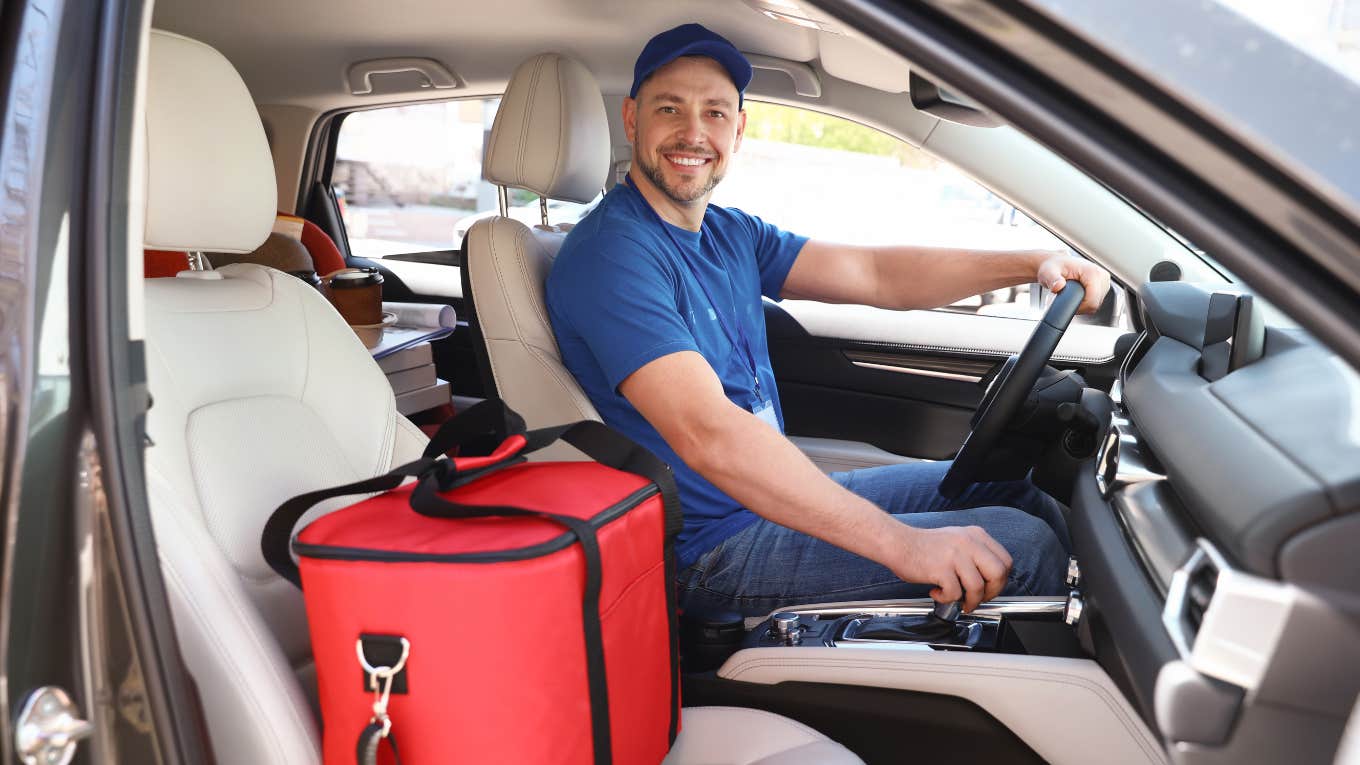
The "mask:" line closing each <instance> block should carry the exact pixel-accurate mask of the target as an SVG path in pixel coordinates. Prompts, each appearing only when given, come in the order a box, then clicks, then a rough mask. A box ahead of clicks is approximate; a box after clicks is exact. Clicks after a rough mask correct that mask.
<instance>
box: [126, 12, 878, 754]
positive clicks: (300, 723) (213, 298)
mask: <svg viewBox="0 0 1360 765" xmlns="http://www.w3.org/2000/svg"><path fill="white" fill-rule="evenodd" d="M149 74H150V76H149V89H148V93H147V135H148V139H149V140H148V146H147V151H148V155H149V156H148V167H149V168H151V173H150V174H149V175H150V177H149V188H148V190H147V192H148V193H147V199H148V203H147V204H148V210H147V228H146V239H147V244H148V246H149V247H150V246H156V247H167V246H173V247H175V248H177V249H182V250H197V251H219V252H250V251H252V250H254V249H255V248H256V247H257V246H259V244H260V242H262V241H264V239H265V237H266V236H267V235H268V233H269V230H270V227H271V222H272V221H273V218H274V194H275V191H274V189H275V183H274V177H273V171H272V166H271V165H270V162H269V150H268V147H267V145H266V144H265V141H264V134H263V130H262V128H261V125H260V122H259V119H258V117H257V116H256V112H255V107H254V104H253V103H251V100H250V96H249V93H248V92H246V89H245V86H244V84H243V83H242V82H241V80H240V77H239V75H237V74H236V72H235V70H234V69H232V67H231V65H230V64H229V63H227V61H226V59H224V58H223V57H222V56H221V55H220V54H218V53H217V52H216V51H214V50H213V49H211V48H209V47H208V46H206V45H203V44H202V43H198V42H195V41H192V40H188V39H186V38H183V37H179V36H177V35H172V34H168V33H164V32H159V31H158V32H153V34H152V39H151V46H150V72H149ZM224 125H229V126H232V130H230V131H227V132H223V130H222V126H224ZM242 168H246V170H245V171H242ZM224 175H229V176H230V178H229V180H228V181H227V182H224V183H208V182H205V179H217V178H221V177H224ZM261 200H263V202H261ZM203 210H213V211H230V212H226V213H223V212H214V213H212V214H205V213H204V212H203ZM146 302H147V375H148V384H149V386H150V390H151V394H152V396H153V397H154V405H153V406H152V408H151V410H150V412H149V413H148V417H147V434H148V436H149V437H150V439H151V441H152V442H153V443H152V445H150V446H149V447H148V448H147V452H146V461H147V468H146V471H147V476H146V477H147V487H148V492H149V495H150V500H151V514H152V523H153V526H154V529H155V534H156V541H157V548H158V551H159V555H160V562H161V568H162V571H163V572H164V574H165V579H166V584H167V589H168V592H169V598H170V606H171V611H172V613H173V616H174V620H175V631H176V634H177V636H178V638H179V644H180V648H181V652H182V654H183V656H184V659H185V662H186V664H187V665H188V669H189V672H190V674H191V675H192V677H193V679H194V681H195V684H196V686H197V690H198V694H199V697H200V698H201V699H202V702H203V706H204V711H205V713H206V716H207V724H208V732H209V734H210V735H211V737H212V744H213V752H214V755H215V759H216V761H217V762H218V763H219V765H238V764H239V765H247V764H249V765H257V764H258V763H270V765H317V763H319V762H320V760H321V757H320V747H319V738H318V725H317V721H316V718H315V715H314V712H313V710H312V709H311V707H310V704H309V702H308V694H307V693H306V691H305V690H304V688H305V686H306V685H307V683H308V677H309V675H310V673H311V668H310V648H309V646H308V639H307V628H306V622H305V616H304V613H303V608H302V599H301V597H300V595H299V594H298V592H297V591H296V590H295V589H294V588H293V587H292V585H290V584H288V583H287V582H285V581H283V580H282V579H280V578H279V577H278V576H276V575H275V574H274V573H273V571H271V570H270V569H269V568H268V566H267V565H266V564H265V562H264V560H263V558H262V556H261V554H260V546H259V538H260V532H261V530H262V529H263V526H264V522H265V519H266V518H267V517H268V515H269V513H270V512H271V511H272V510H273V509H274V508H275V507H276V506H277V505H278V504H279V503H280V502H282V501H283V500H285V499H287V498H289V497H291V496H294V495H296V494H299V493H301V492H304V491H308V490H311V489H316V488H320V487H324V486H330V485H335V484H339V483H346V482H350V481H353V480H356V479H359V478H362V477H367V476H371V475H375V474H378V473H381V472H384V471H385V470H387V468H389V467H390V466H391V465H393V464H394V463H400V462H405V461H408V460H410V459H414V458H416V457H417V456H419V453H420V450H421V449H422V448H423V447H424V444H425V440H426V439H425V437H424V435H423V434H421V433H420V432H419V431H418V430H417V429H415V428H414V427H413V426H412V425H411V424H410V423H409V422H407V421H406V420H405V419H404V418H402V417H401V416H400V415H398V414H397V412H396V408H395V405H394V401H393V396H392V390H391V388H390V387H389V386H388V384H387V381H386V378H385V377H384V376H383V374H382V372H381V371H380V370H379V369H378V367H377V365H376V364H374V363H373V360H372V359H371V358H370V357H369V354H368V352H367V351H366V350H365V349H364V347H363V346H362V344H360V342H359V340H358V339H357V338H356V337H355V336H354V334H353V333H352V332H351V331H350V329H349V327H347V326H346V325H345V323H344V321H343V320H342V319H341V318H340V317H339V315H338V314H336V313H335V311H334V310H333V309H332V308H331V307H330V305H329V304H328V303H326V301H325V300H324V299H323V298H322V297H321V296H320V295H319V294H318V293H317V292H316V291H315V290H313V289H312V288H311V287H309V286H307V285H306V284H304V283H303V282H301V281H299V280H297V279H295V278H293V277H291V276H288V275H286V274H283V273H281V272H279V271H275V270H272V269H269V268H265V267H263V266H259V265H253V264H237V265H231V266H227V267H224V268H222V269H220V270H218V271H215V272H210V273H208V274H207V275H206V276H205V275H203V274H199V275H197V276H180V277H176V278H173V279H154V280H150V282H149V283H148V284H147V285H146ZM344 501H345V500H344V499H340V500H335V501H333V502H332V503H328V504H325V505H322V506H321V507H318V508H317V509H316V510H314V511H313V513H312V514H311V517H315V515H317V514H319V513H322V512H325V511H326V510H328V509H330V508H333V507H335V506H336V505H338V504H341V503H343V502H344ZM304 520H305V519H304ZM583 693H584V689H583ZM177 711H178V712H180V713H186V714H187V713H188V710H177ZM724 718H725V715H715V714H713V713H711V712H708V711H704V710H700V711H696V712H693V713H692V714H691V716H690V717H688V718H686V720H685V724H684V733H683V734H682V736H681V739H680V741H679V742H678V744H677V747H678V750H677V753H676V754H675V755H673V756H672V758H671V759H670V760H668V762H671V763H676V764H677V765H683V764H684V763H691V762H694V763H698V762H703V763H707V764H709V765H717V764H718V763H726V762H731V763H734V765H738V764H740V765H744V764H745V763H750V762H755V761H759V762H763V763H778V762H788V763H801V762H805V760H803V759H796V757H801V756H802V754H799V753H803V752H806V751H807V746H808V742H809V741H810V740H814V739H818V738H819V737H817V736H816V734H813V733H810V732H809V731H807V730H806V729H805V728H802V726H796V725H794V724H792V723H789V722H788V721H784V720H783V718H778V717H776V716H773V715H771V716H769V718H762V722H761V724H760V727H759V737H760V738H761V740H762V741H764V742H765V743H764V744H763V745H762V747H761V748H760V749H759V750H758V751H759V752H765V753H767V754H764V755H761V756H762V757H766V759H761V760H752V759H750V752H751V751H754V750H751V749H749V748H748V747H747V746H746V744H745V743H738V742H733V744H732V746H733V749H732V753H731V755H730V756H729V755H728V754H724V753H723V751H724V750H725V749H726V748H727V746H728V745H727V744H726V743H725V741H726V740H727V738H728V737H727V735H726V733H727V729H728V728H730V727H731V725H732V723H731V722H724ZM710 729H713V733H710V732H709V731H710ZM820 740H823V741H824V740H825V739H820ZM701 744H702V745H701ZM687 751H694V752H696V753H698V754H696V755H695V756H699V757H702V758H703V759H700V760H696V759H693V758H691V757H689V756H688V755H685V754H684V753H685V752H687ZM781 753H788V754H789V755H790V757H795V759H788V760H780V759H768V758H769V757H775V758H778V757H780V756H782V755H781ZM821 762H831V763H835V762H857V760H855V759H853V758H848V759H847V758H841V759H836V758H829V759H822V760H821Z"/></svg>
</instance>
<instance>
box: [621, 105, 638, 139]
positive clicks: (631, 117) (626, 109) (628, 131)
mask: <svg viewBox="0 0 1360 765" xmlns="http://www.w3.org/2000/svg"><path fill="white" fill-rule="evenodd" d="M623 135H624V136H625V137H626V138H627V139H628V143H636V142H637V99H636V98H629V97H627V96H625V97H624V99H623Z"/></svg>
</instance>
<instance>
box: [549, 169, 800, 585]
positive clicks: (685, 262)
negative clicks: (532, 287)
mask: <svg viewBox="0 0 1360 765" xmlns="http://www.w3.org/2000/svg"><path fill="white" fill-rule="evenodd" d="M663 226H665V227H666V229H669V230H670V233H671V234H673V235H674V241H672V237H670V236H667V234H666V229H663V228H662V227H663ZM805 242H807V239H806V238H805V237H800V236H795V235H793V234H790V233H788V232H785V231H781V230H779V229H778V228H776V227H774V226H772V225H770V224H768V223H765V222H764V221H762V220H760V219H759V218H756V217H754V216H751V215H747V214H746V213H744V212H741V211H740V210H735V209H731V208H724V207H716V206H710V207H709V208H708V210H707V212H706V213H705V214H704V222H703V226H702V229H701V230H700V231H698V232H694V231H687V230H685V229H683V228H679V227H676V226H672V225H670V224H669V223H665V222H663V221H662V220H661V219H660V218H658V217H657V216H656V215H655V213H653V212H652V210H651V209H650V207H649V206H648V204H647V201H646V200H645V199H643V197H642V195H641V194H640V193H638V192H637V191H636V190H635V189H633V188H630V187H629V186H627V185H626V184H619V185H617V186H615V187H614V189H612V190H611V191H610V192H609V193H608V194H606V195H605V197H604V199H603V200H602V201H601V202H600V204H599V206H598V207H597V208H596V209H595V210H594V211H592V212H591V213H590V215H587V216H586V217H585V218H584V219H583V220H582V221H581V222H580V223H578V224H577V225H576V227H575V228H574V229H572V231H571V233H570V234H568V235H567V238H566V241H565V242H563V244H562V249H561V251H560V252H559V253H558V255H557V261H556V262H555V263H554V264H553V268H552V272H551V273H550V274H549V276H548V284H547V302H548V315H549V318H550V319H551V321H552V325H553V331H554V333H555V334H556V335H557V345H558V348H559V349H560V350H561V353H562V361H563V363H564V364H566V367H567V369H568V370H570V371H571V373H572V375H574V376H575V377H576V381H577V382H579V383H580V384H581V387H582V388H583V389H584V390H585V392H586V395H587V396H588V397H589V398H590V401H591V403H593V404H594V405H595V408H596V409H597V410H599V413H600V416H601V417H603V418H604V421H605V422H606V423H607V424H608V425H610V426H611V427H613V428H614V429H616V430H618V431H619V432H621V433H623V434H625V435H627V436H628V437H629V438H631V439H633V440H634V441H636V442H638V443H639V444H642V445H643V446H645V447H647V448H648V449H650V450H651V451H652V453H654V454H656V455H657V456H658V457H660V458H661V459H663V460H665V461H666V462H667V463H669V464H670V466H671V468H672V469H673V470H674V471H675V478H676V483H677V484H678V485H679V489H680V501H681V504H682V505H683V507H684V511H685V526H684V530H683V531H681V532H680V537H679V540H678V545H677V548H676V557H677V562H678V564H679V566H680V568H681V569H684V568H685V567H687V566H689V565H690V564H692V563H694V561H696V560H697V559H698V558H699V556H700V555H702V554H703V553H705V552H707V551H708V550H710V549H712V548H713V547H715V546H716V545H717V544H718V543H719V542H721V541H722V540H724V539H726V538H727V537H729V536H731V535H733V534H735V533H737V532H738V531H740V530H742V529H743V528H745V527H746V526H747V525H749V524H750V523H752V522H753V521H755V519H756V516H755V515H754V514H752V513H751V512H750V511H749V510H746V509H744V508H742V507H741V506H739V505H738V504H737V502H736V501H735V500H733V499H732V498H731V497H729V496H727V495H726V494H724V493H723V492H722V491H721V490H719V489H718V487H716V486H714V485H713V484H711V483H709V482H708V481H706V480H704V479H703V478H702V477H701V476H700V475H699V474H698V473H696V472H694V471H693V470H691V469H690V468H689V467H688V466H687V465H685V463H684V462H683V461H682V460H681V459H680V457H679V456H678V455H677V454H676V453H675V451H674V450H672V449H671V447H670V446H669V445H667V444H666V441H665V439H663V438H662V437H661V434H660V433H658V432H657V431H656V429H655V428H653V427H652V426H651V424H650V423H648V422H647V420H646V419H645V418H644V417H643V416H642V414H641V413H639V412H638V411H637V410H636V409H634V408H633V405H632V404H630V403H628V399H626V398H624V397H623V395H622V394H620V393H619V392H618V387H619V383H621V382H623V381H624V379H625V378H627V377H628V376H629V375H631V374H632V373H633V372H636V371H637V370H638V369H640V368H642V367H643V366H645V365H646V364H647V363H648V362H650V361H653V360H654V359H657V358H660V357H662V356H665V355H668V354H671V353H675V352H677V351H697V352H698V353H700V354H701V355H702V356H703V357H704V358H705V359H707V360H708V363H709V364H710V365H711V366H712V367H713V370H714V371H715V372H716V373H717V375H718V378H719V379H720V380H721V381H722V386H723V392H724V393H726V394H727V397H728V398H729V399H731V400H732V402H733V403H735V404H736V405H737V406H740V407H742V408H743V409H746V410H747V411H752V408H753V405H757V404H759V401H757V399H756V394H755V380H754V378H753V377H752V375H751V364H750V361H748V356H747V354H746V352H745V350H744V349H743V348H742V347H741V340H740V334H738V329H737V322H740V323H741V331H744V332H745V335H746V339H747V341H748V342H749V344H750V347H751V354H752V355H753V356H754V357H755V362H756V368H757V374H758V375H759V377H760V393H761V395H762V397H763V398H764V399H766V400H768V401H770V402H771V403H772V404H773V405H774V411H775V415H776V417H777V418H778V421H779V424H780V428H781V429H782V428H783V424H784V415H783V411H782V410H781V409H780V408H779V393H778V391H777V390H776V388H775V381H774V371H773V369H772V368H771V367H770V352H769V348H768V345H767V343H766V339H765V314H764V309H763V307H762V305H761V300H760V296H761V295H765V296H768V297H770V298H773V299H776V300H777V299H778V298H779V292H780V291H781V290H782V289H783V286H784V278H785V277H786V276H788V273H789V269H790V268H792V267H793V261H794V260H795V259H796V258H797V256H798V252H799V250H801V249H802V248H803V244H804V243H805ZM677 244H679V246H681V247H685V248H688V253H687V254H686V255H682V254H681V252H680V251H679V249H678V248H677V246H676V245H677ZM700 280H703V285H704V286H703V287H701V286H700V283H699V282H700ZM704 287H706V288H707V295H708V296H712V299H713V302H710V301H709V297H708V296H706V295H705V290H704ZM715 303H716V305H715ZM719 312H721V313H722V315H723V319H722V320H720V319H719V317H718V313H719ZM723 321H725V322H726V324H727V327H728V328H729V330H730V332H731V339H729V334H728V332H726V331H724V329H723ZM733 339H735V340H736V343H735V344H734V343H733ZM682 393H683V392H682Z"/></svg>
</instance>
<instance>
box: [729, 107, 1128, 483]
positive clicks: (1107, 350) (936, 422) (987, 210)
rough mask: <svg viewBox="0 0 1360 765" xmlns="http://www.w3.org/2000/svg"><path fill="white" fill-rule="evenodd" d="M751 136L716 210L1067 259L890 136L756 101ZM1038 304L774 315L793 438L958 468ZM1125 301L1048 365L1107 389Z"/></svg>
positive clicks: (970, 185) (859, 237)
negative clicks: (960, 453) (959, 455)
mask: <svg viewBox="0 0 1360 765" xmlns="http://www.w3.org/2000/svg"><path fill="white" fill-rule="evenodd" d="M746 124H747V130H746V137H745V139H744V143H743V145H742V148H741V151H740V152H739V155H738V165H737V167H736V168H734V170H733V171H732V172H731V173H730V174H729V176H728V177H727V178H726V179H725V180H724V182H723V184H721V185H719V187H718V189H717V191H716V192H715V195H714V199H713V203H714V204H721V205H727V206H735V207H740V208H742V209H744V210H747V211H748V212H751V213H754V214H756V215H759V216H761V217H762V218H764V219H765V220H767V221H770V222H772V223H775V224H777V225H779V226H781V227H783V228H786V229H789V230H791V231H795V232H797V233H800V234H805V235H808V236H811V237H813V238H817V239H825V240H829V241H838V242H845V243H850V244H861V245H893V244H914V245H923V246H932V247H952V248H964V249H1043V250H1051V251H1053V252H1055V253H1059V252H1065V251H1067V250H1068V248H1067V246H1066V245H1065V244H1064V243H1063V242H1062V241H1061V240H1059V239H1058V238H1056V237H1055V236H1053V235H1052V234H1050V233H1049V232H1048V231H1046V230H1044V229H1043V228H1041V227H1040V226H1038V225H1037V224H1035V223H1034V222H1033V221H1031V220H1030V219H1029V218H1028V217H1026V216H1025V214H1024V213H1022V212H1020V211H1018V210H1017V209H1016V208H1015V207H1013V206H1012V205H1011V204H1009V203H1008V202H1007V201H1005V200H1004V199H1002V198H1000V197H999V196H997V195H996V194H993V193H992V192H990V191H988V190H987V189H986V188H984V187H982V186H981V185H979V184H978V183H976V182H975V181H973V180H972V179H971V178H969V177H968V176H967V175H965V174H964V173H963V172H961V171H959V170H958V169H956V168H955V167H953V166H952V165H950V164H948V163H946V162H943V161H941V160H939V159H937V158H935V157H934V156H932V155H931V154H929V153H927V152H925V151H922V150H921V149H918V148H916V147H913V146H911V145H910V144H908V143H907V142H905V141H901V140H899V139H897V138H894V137H892V136H889V135H888V134H886V133H882V132H879V131H877V130H874V129H873V128H870V127H867V126H864V125H861V124H858V123H855V122H852V121H850V120H848V119H843V118H840V117H835V116H831V115H827V114H821V113H818V112H814V111H811V110H808V109H802V108H794V107H787V106H777V105H773V104H764V103H759V102H750V103H748V104H747V123H746ZM814 178H815V179H816V181H815V182H813V181H812V180H811V179H814ZM922 278H929V275H928V274H923V275H922ZM1044 299H1045V298H1044V295H1043V294H1042V293H1041V291H1040V290H1038V289H1031V285H1021V286H1019V287H1016V288H1008V289H1004V290H998V291H995V292H992V293H988V294H985V295H979V296H974V297H970V298H966V299H964V300H961V301H959V302H957V303H955V304H954V305H951V306H946V307H944V308H942V309H940V310H935V311H888V310H882V309H877V308H872V307H868V306H851V305H830V304H826V303H817V302H812V301H804V300H785V301H782V302H779V303H775V302H772V301H767V302H766V304H765V319H766V329H767V332H768V336H769V345H770V356H771V360H772V362H773V364H774V368H775V374H776V377H777V378H778V380H779V390H780V397H781V401H782V405H783V410H784V418H785V424H786V430H787V431H788V432H789V434H790V435H793V436H805V437H820V438H834V439H845V440H850V441H857V442H863V443H867V444H871V445H873V446H875V447H878V448H880V449H883V450H886V451H888V452H892V453H895V454H897V455H902V456H909V457H918V458H928V459H947V458H949V457H950V456H952V455H953V453H954V452H955V451H956V450H957V449H958V447H959V444H960V443H961V442H962V441H963V439H964V437H965V436H966V435H967V434H968V430H969V418H970V417H971V416H972V413H973V411H974V410H975V409H976V407H977V405H978V403H979V401H980V400H981V397H982V393H983V391H984V389H985V386H986V383H987V382H989V381H990V380H991V378H992V376H993V375H994V373H995V372H996V371H997V369H998V368H999V366H1000V365H1001V363H1002V362H1004V361H1005V359H1006V358H1007V357H1008V356H1009V355H1010V354H1012V353H1017V352H1019V350H1020V348H1021V346H1022V345H1023V344H1024V342H1025V340H1026V339H1027V338H1028V336H1029V334H1030V332H1031V331H1032V329H1033V326H1034V322H1035V321H1036V320H1037V319H1038V316H1039V315H1040V313H1041V311H1042V307H1043V303H1044ZM1125 302H1126V301H1125V299H1124V297H1123V295H1122V293H1121V291H1120V290H1118V289H1116V290H1115V291H1113V292H1112V293H1111V296H1110V297H1109V298H1108V299H1107V301H1106V304H1105V305H1104V306H1102V309H1101V311H1099V312H1098V313H1097V314H1096V315H1094V316H1091V317H1083V320H1082V321H1080V322H1079V323H1078V324H1077V325H1076V326H1074V327H1073V328H1072V330H1071V331H1070V332H1069V333H1068V338H1067V339H1066V340H1065V341H1064V343H1063V345H1062V346H1060V348H1059V351H1058V353H1057V355H1056V356H1055V358H1054V364H1055V365H1056V366H1059V367H1062V368H1070V369H1077V370H1079V371H1081V372H1082V373H1083V374H1085V375H1086V376H1087V378H1088V381H1090V382H1091V383H1092V384H1095V385H1100V386H1102V387H1106V388H1108V386H1109V383H1110V381H1111V380H1113V374H1114V371H1115V368H1116V366H1117V361H1116V354H1115V344H1116V342H1117V341H1118V339H1119V338H1120V337H1121V336H1123V335H1124V334H1125V333H1126V329H1125V327H1126V326H1127V324H1128V322H1127V317H1126V316H1125V315H1124V308H1125Z"/></svg>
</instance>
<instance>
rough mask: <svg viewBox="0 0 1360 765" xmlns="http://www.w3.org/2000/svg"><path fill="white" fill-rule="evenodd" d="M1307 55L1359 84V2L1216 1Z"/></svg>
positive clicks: (1356, 0)
mask: <svg viewBox="0 0 1360 765" xmlns="http://www.w3.org/2000/svg"><path fill="white" fill-rule="evenodd" d="M1218 2H1219V4H1220V5H1222V6H1224V7H1226V8H1229V9H1231V10H1233V11H1236V12H1237V13H1239V14H1241V15H1242V16H1245V17H1246V18H1248V19H1250V20H1251V21H1252V22H1254V23H1256V24H1257V25H1259V26H1260V27H1261V28H1262V29H1265V30H1266V31H1268V32H1270V33H1272V34H1274V35H1276V36H1277V37H1279V38H1281V39H1282V40H1284V41H1285V42H1287V43H1289V44H1291V45H1293V46H1294V47H1296V48H1298V49H1299V50H1301V51H1303V52H1304V53H1307V54H1308V55H1309V56H1312V57H1313V58H1315V59H1317V60H1318V61H1321V62H1322V63H1324V64H1327V65H1328V66H1330V67H1332V68H1333V69H1335V70H1337V71H1338V72H1340V73H1342V74H1344V75H1346V76H1347V77H1349V78H1350V79H1351V80H1353V81H1355V82H1360V0H1293V1H1292V2H1281V1H1280V0H1218Z"/></svg>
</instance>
